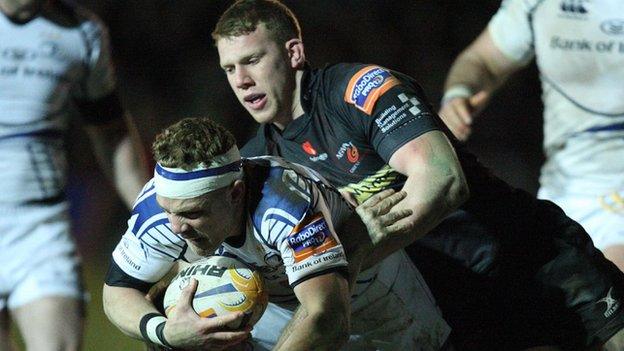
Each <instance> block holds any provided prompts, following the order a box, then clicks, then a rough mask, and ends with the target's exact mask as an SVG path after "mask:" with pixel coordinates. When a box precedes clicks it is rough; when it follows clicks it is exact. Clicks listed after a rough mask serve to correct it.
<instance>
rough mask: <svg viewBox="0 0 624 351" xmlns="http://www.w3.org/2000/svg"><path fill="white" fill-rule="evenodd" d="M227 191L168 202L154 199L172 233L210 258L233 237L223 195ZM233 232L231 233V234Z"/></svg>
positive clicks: (230, 213)
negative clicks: (165, 217)
mask: <svg viewBox="0 0 624 351" xmlns="http://www.w3.org/2000/svg"><path fill="white" fill-rule="evenodd" d="M226 191H229V189H228V188H225V189H219V190H215V191H213V192H211V193H208V194H206V195H203V196H200V197H196V198H192V199H170V198H166V197H161V196H157V197H156V198H157V201H158V204H159V205H160V207H162V209H163V210H164V211H165V213H166V214H167V218H168V219H169V222H170V223H171V230H173V232H174V233H176V234H177V235H179V236H180V237H181V238H182V239H184V240H185V241H186V243H187V244H188V245H189V246H190V247H191V249H192V250H193V251H194V252H195V253H196V254H198V255H200V256H209V255H211V254H213V253H214V251H215V250H216V249H217V248H218V247H219V245H221V243H223V241H224V240H225V239H226V238H228V237H230V236H232V235H235V234H238V233H236V232H235V231H234V227H236V228H238V226H235V225H234V220H235V218H234V216H233V207H232V204H231V202H229V201H227V199H226V197H227V194H225V192H226ZM233 233H234V234H233Z"/></svg>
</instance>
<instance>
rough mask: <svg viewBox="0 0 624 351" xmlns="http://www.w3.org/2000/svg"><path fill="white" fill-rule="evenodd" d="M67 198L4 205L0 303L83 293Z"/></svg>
mask: <svg viewBox="0 0 624 351" xmlns="http://www.w3.org/2000/svg"><path fill="white" fill-rule="evenodd" d="M69 223H70V221H69V214H68V204H67V203H65V202H61V203H57V204H52V205H14V206H7V205H2V206H0V252H2V254H1V255H0V309H5V308H7V307H8V308H9V309H15V308H17V307H20V306H22V305H25V304H27V303H30V302H32V301H35V300H38V299H41V298H44V297H48V296H63V297H75V298H77V299H83V298H84V297H85V294H84V290H83V285H82V280H81V277H80V262H79V258H78V256H77V254H76V246H75V244H74V242H73V240H72V237H71V234H70V224H69Z"/></svg>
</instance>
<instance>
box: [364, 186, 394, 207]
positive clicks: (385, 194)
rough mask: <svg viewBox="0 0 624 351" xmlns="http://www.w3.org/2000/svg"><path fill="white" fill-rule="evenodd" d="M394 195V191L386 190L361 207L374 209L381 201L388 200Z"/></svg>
mask: <svg viewBox="0 0 624 351" xmlns="http://www.w3.org/2000/svg"><path fill="white" fill-rule="evenodd" d="M394 193H395V190H394V189H386V190H383V191H380V192H378V193H377V194H375V195H373V196H371V197H369V198H368V199H367V200H366V201H364V202H363V203H362V204H361V205H360V206H363V207H365V208H367V207H368V208H370V207H373V206H375V205H377V204H378V203H379V202H380V201H382V200H383V199H385V198H387V197H388V196H391V195H392V194H394ZM358 207H359V206H358Z"/></svg>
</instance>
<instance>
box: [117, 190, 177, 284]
mask: <svg viewBox="0 0 624 351" xmlns="http://www.w3.org/2000/svg"><path fill="white" fill-rule="evenodd" d="M186 253H187V245H186V243H185V242H184V240H183V239H181V238H180V237H178V236H177V235H175V233H173V231H172V230H171V225H170V224H169V221H168V219H167V217H166V215H165V213H164V212H163V211H162V209H160V206H159V205H158V203H157V202H156V196H155V189H154V186H153V181H150V182H149V183H148V184H147V185H146V186H145V188H144V189H143V192H142V193H141V195H140V196H139V198H138V200H137V202H136V204H135V206H134V209H133V211H132V215H131V217H130V219H129V220H128V229H127V230H126V232H125V233H124V235H123V236H122V238H121V240H120V242H119V243H118V244H117V246H116V247H115V249H114V251H113V254H112V260H113V262H114V264H115V265H116V266H117V268H118V270H121V271H122V272H123V273H124V274H125V275H127V276H129V277H131V278H132V279H134V280H138V281H141V282H145V283H155V282H157V281H158V280H160V279H161V278H162V277H163V276H164V275H165V274H166V273H167V272H168V271H169V270H170V269H171V267H172V266H173V264H174V263H175V261H177V260H179V259H185V254H186ZM109 278H110V279H109ZM112 278H113V277H110V276H109V277H107V283H108V282H109V280H113V279H112ZM117 280H119V279H117ZM130 283H132V280H131V281H126V282H125V283H124V282H123V281H118V282H117V283H116V284H117V285H123V284H130ZM113 284H115V283H113ZM109 285H110V284H109Z"/></svg>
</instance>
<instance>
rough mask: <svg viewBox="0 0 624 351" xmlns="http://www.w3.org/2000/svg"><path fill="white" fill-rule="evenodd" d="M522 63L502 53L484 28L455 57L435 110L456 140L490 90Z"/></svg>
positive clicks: (462, 135) (463, 135)
mask: <svg viewBox="0 0 624 351" xmlns="http://www.w3.org/2000/svg"><path fill="white" fill-rule="evenodd" d="M522 66H523V64H522V63H520V62H516V61H514V60H512V59H510V58H509V57H507V56H506V55H505V54H503V52H502V51H501V50H500V49H499V48H498V47H497V46H496V44H495V43H494V40H493V39H492V36H491V34H490V32H489V29H488V28H486V29H485V30H484V31H483V32H482V33H481V34H480V35H479V37H477V39H476V40H475V41H474V42H473V43H472V44H470V46H468V48H466V49H465V50H464V51H463V52H462V53H461V54H460V55H459V56H458V57H457V59H456V60H455V62H454V63H453V65H452V66H451V69H450V71H449V74H448V76H447V78H446V83H445V85H444V90H445V92H446V93H445V95H444V99H443V100H442V108H441V109H440V112H439V113H440V117H442V119H443V120H444V122H445V123H446V125H447V126H448V127H449V129H450V130H451V131H452V132H453V134H454V135H455V136H456V137H457V138H458V139H459V140H466V139H467V138H468V136H469V135H470V132H471V124H472V119H473V117H474V116H475V115H476V114H478V113H479V112H480V111H481V110H482V109H483V108H484V107H485V105H486V104H487V102H488V100H489V97H490V95H491V93H492V92H493V91H494V90H495V89H497V88H498V87H499V86H500V85H501V84H502V83H503V82H504V81H505V80H506V79H507V78H508V77H509V76H510V75H511V74H512V73H513V72H515V71H517V70H518V69H519V68H521V67H522Z"/></svg>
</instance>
